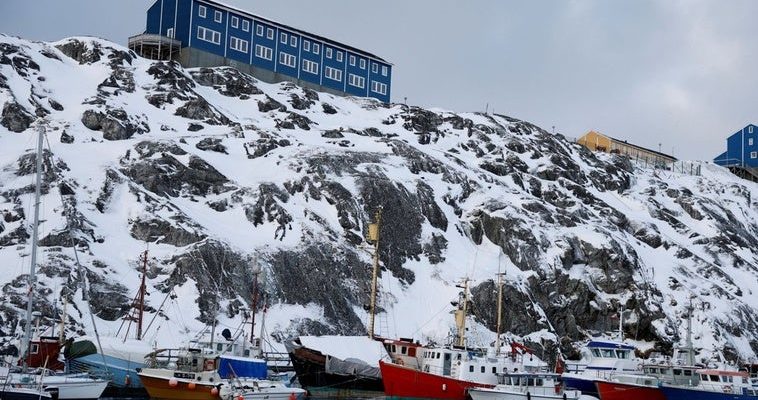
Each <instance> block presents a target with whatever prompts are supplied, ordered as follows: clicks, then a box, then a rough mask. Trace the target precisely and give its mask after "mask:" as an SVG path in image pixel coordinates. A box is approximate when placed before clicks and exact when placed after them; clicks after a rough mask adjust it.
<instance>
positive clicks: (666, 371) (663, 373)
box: [661, 368, 669, 375]
mask: <svg viewBox="0 0 758 400" xmlns="http://www.w3.org/2000/svg"><path fill="white" fill-rule="evenodd" d="M668 374H669V369H668V368H661V375H668Z"/></svg>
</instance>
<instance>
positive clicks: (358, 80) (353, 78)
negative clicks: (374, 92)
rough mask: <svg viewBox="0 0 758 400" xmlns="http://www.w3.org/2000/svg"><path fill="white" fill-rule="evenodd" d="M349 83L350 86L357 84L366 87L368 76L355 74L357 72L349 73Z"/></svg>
mask: <svg viewBox="0 0 758 400" xmlns="http://www.w3.org/2000/svg"><path fill="white" fill-rule="evenodd" d="M347 83H349V84H350V86H355V87H357V88H361V89H365V88H366V78H364V77H362V76H358V75H355V74H348V81H347Z"/></svg>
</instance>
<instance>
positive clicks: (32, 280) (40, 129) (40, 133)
mask: <svg viewBox="0 0 758 400" xmlns="http://www.w3.org/2000/svg"><path fill="white" fill-rule="evenodd" d="M46 124H47V122H46V121H45V120H44V119H43V120H41V121H40V124H39V125H38V126H37V157H36V161H37V173H36V178H35V179H36V181H35V184H34V224H33V225H32V263H31V267H30V269H29V297H28V298H27V302H26V332H25V334H24V344H23V347H22V351H23V355H24V358H23V360H24V362H23V369H24V371H26V368H27V364H28V362H27V357H28V356H29V347H30V345H31V341H32V307H33V304H34V290H35V286H36V285H37V275H36V273H37V272H36V268H37V241H38V239H39V204H40V191H41V186H42V143H43V138H44V137H45V126H46Z"/></svg>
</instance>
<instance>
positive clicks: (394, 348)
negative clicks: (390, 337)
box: [392, 344, 397, 353]
mask: <svg viewBox="0 0 758 400" xmlns="http://www.w3.org/2000/svg"><path fill="white" fill-rule="evenodd" d="M392 352H393V353H397V348H396V347H395V345H394V344H393V345H392Z"/></svg>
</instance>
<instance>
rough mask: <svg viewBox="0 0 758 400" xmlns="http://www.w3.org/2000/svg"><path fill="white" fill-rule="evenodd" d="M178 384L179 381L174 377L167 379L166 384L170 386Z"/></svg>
mask: <svg viewBox="0 0 758 400" xmlns="http://www.w3.org/2000/svg"><path fill="white" fill-rule="evenodd" d="M178 384H179V381H177V380H176V379H174V378H171V379H169V380H168V385H169V386H171V387H176V385H178Z"/></svg>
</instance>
